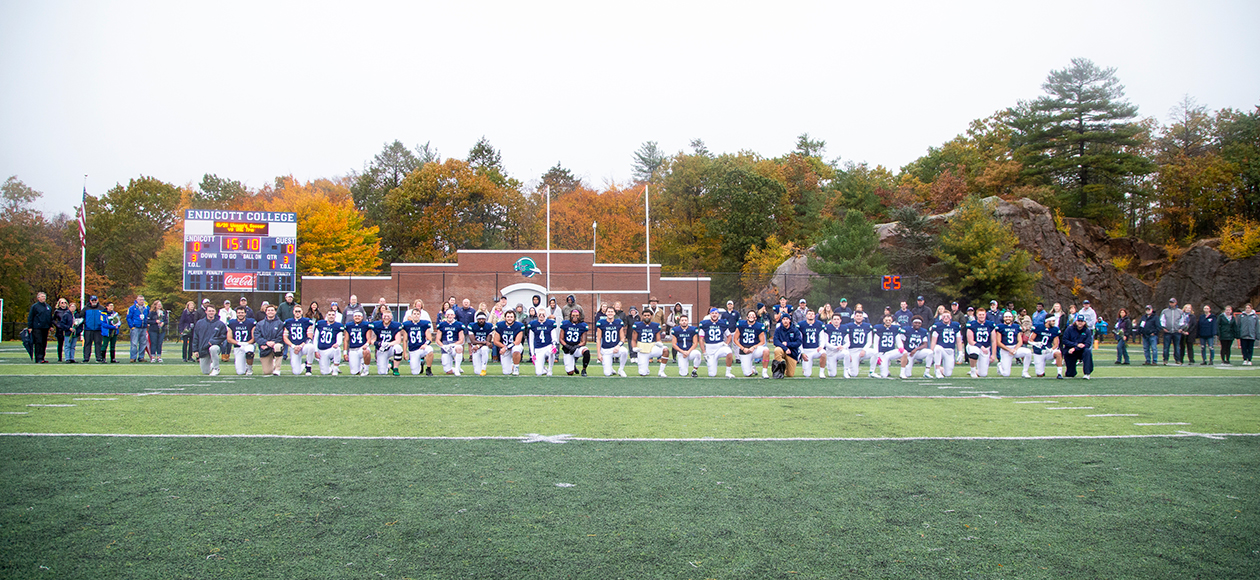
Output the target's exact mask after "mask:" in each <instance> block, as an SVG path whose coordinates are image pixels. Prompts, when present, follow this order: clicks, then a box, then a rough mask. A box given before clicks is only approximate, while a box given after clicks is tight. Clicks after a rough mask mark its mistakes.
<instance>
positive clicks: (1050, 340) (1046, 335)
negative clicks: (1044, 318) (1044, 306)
mask: <svg viewBox="0 0 1260 580" xmlns="http://www.w3.org/2000/svg"><path fill="white" fill-rule="evenodd" d="M1058 336H1059V327H1057V326H1043V325H1040V324H1038V325H1037V326H1034V327H1033V339H1032V342H1031V343H1030V346H1032V351H1033V353H1035V354H1042V352H1044V351H1047V350H1052V349H1051V347H1052V346H1053V345H1054V339H1055V338H1057V337H1058Z"/></svg>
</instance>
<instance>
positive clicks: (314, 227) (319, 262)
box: [266, 177, 381, 274]
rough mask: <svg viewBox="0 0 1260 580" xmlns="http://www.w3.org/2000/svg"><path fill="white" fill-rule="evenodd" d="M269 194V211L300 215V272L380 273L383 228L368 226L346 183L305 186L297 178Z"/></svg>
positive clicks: (321, 181) (322, 181)
mask: <svg viewBox="0 0 1260 580" xmlns="http://www.w3.org/2000/svg"><path fill="white" fill-rule="evenodd" d="M277 181H278V182H279V185H280V187H278V188H277V189H276V190H275V191H274V192H268V193H269V195H268V196H267V197H268V199H269V201H268V202H267V204H266V209H267V210H268V211H285V212H294V213H296V214H297V224H298V227H297V234H298V236H297V237H298V258H297V259H298V272H299V273H301V274H332V273H337V272H375V271H377V270H378V269H379V268H380V266H381V258H380V251H381V244H380V237H379V236H378V232H379V228H378V227H377V226H368V225H366V224H364V219H363V216H362V215H361V214H360V213H359V212H358V210H356V209H355V208H354V200H353V194H352V193H351V191H350V188H349V187H347V185H346V184H345V183H335V182H333V181H330V180H327V179H317V180H315V181H308V182H306V183H305V184H303V183H299V182H298V181H297V180H295V179H293V178H292V177H283V178H280V179H279V180H277Z"/></svg>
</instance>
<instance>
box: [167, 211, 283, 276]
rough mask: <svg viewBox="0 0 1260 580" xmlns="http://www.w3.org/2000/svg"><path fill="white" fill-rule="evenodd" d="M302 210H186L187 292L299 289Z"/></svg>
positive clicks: (185, 263) (185, 253)
mask: <svg viewBox="0 0 1260 580" xmlns="http://www.w3.org/2000/svg"><path fill="white" fill-rule="evenodd" d="M296 281H297V214H295V213H291V212H270V211H226V210H205V209H190V210H185V212H184V291H185V292H197V291H206V292H219V291H230V292H293V291H294V287H295V285H294V283H295V282H296Z"/></svg>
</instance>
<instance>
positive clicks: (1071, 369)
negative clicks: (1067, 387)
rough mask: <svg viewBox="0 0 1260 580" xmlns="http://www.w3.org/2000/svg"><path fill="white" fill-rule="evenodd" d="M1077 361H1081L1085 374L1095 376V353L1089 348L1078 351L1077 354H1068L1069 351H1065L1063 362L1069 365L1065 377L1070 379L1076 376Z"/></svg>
mask: <svg viewBox="0 0 1260 580" xmlns="http://www.w3.org/2000/svg"><path fill="white" fill-rule="evenodd" d="M1076 361H1081V363H1083V364H1082V366H1083V369H1084V371H1085V374H1087V375H1088V374H1093V372H1094V351H1093V350H1091V349H1088V348H1085V349H1076V352H1073V353H1071V354H1069V353H1068V349H1066V348H1065V349H1063V362H1064V363H1066V364H1067V372H1066V373H1064V376H1066V377H1068V378H1069V379H1070V378H1072V377H1075V376H1076Z"/></svg>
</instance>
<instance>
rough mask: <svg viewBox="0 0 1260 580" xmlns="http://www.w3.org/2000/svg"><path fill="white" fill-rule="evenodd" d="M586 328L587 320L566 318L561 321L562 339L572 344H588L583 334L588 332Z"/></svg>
mask: <svg viewBox="0 0 1260 580" xmlns="http://www.w3.org/2000/svg"><path fill="white" fill-rule="evenodd" d="M586 329H587V326H586V323H585V322H573V321H572V320H566V321H564V322H562V323H560V339H561V340H563V341H564V343H565V344H567V345H570V346H578V345H579V344H586V339H585V338H583V337H582V335H583V334H586Z"/></svg>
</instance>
